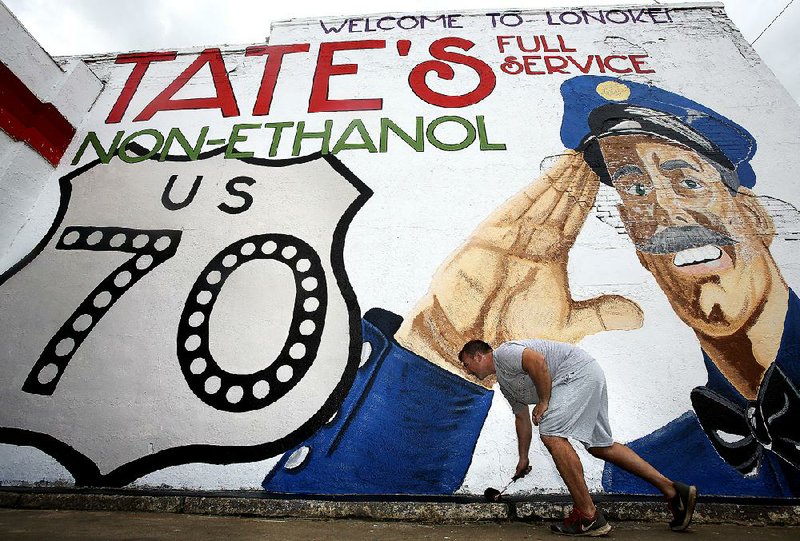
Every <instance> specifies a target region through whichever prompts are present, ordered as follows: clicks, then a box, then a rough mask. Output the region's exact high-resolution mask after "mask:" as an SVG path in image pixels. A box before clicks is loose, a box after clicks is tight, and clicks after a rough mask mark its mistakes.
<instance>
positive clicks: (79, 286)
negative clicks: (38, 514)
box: [0, 8, 800, 496]
mask: <svg viewBox="0 0 800 541" xmlns="http://www.w3.org/2000/svg"><path fill="white" fill-rule="evenodd" d="M715 9H716V8H715ZM715 9H711V8H685V9H679V10H672V9H666V8H664V9H662V8H647V9H642V10H633V9H627V10H621V9H620V10H601V11H586V10H581V11H563V12H558V13H557V12H549V11H548V12H531V13H530V14H528V15H526V17H529V18H527V19H526V18H525V17H523V15H521V14H520V13H517V12H506V13H492V14H479V15H478V14H473V15H471V16H463V15H458V14H444V15H439V16H433V15H430V16H423V15H419V16H417V15H398V16H389V15H387V16H383V17H379V18H370V17H367V18H360V19H356V18H348V19H340V20H324V21H322V20H319V21H313V20H309V21H304V22H301V23H297V24H292V25H287V26H286V27H285V28H277V29H276V30H275V31H274V32H273V36H272V37H271V39H270V43H271V44H270V45H254V46H250V47H246V48H245V49H244V50H241V49H235V50H228V51H222V50H221V49H217V48H205V49H203V50H198V51H194V52H186V53H181V54H178V53H177V52H174V51H160V52H149V53H148V52H145V53H124V54H119V55H116V57H115V58H113V59H111V60H108V59H100V60H97V61H96V62H95V64H91V65H92V67H93V69H95V70H96V71H97V73H99V74H100V76H102V78H103V79H104V80H105V82H106V88H105V90H104V92H103V94H102V95H101V97H100V98H99V99H98V101H97V103H96V104H95V106H94V108H93V109H92V111H90V113H89V116H88V117H87V120H86V121H85V122H84V123H83V125H82V126H81V127H80V128H79V130H78V133H77V136H76V138H75V140H74V141H73V142H72V144H71V145H70V146H69V147H68V148H67V151H66V154H64V156H65V158H64V159H63V160H62V161H61V165H59V166H58V169H57V175H58V177H59V178H60V190H61V192H60V193H61V199H60V202H59V205H58V208H57V209H55V211H53V212H52V213H51V214H52V219H50V218H48V217H47V216H49V215H48V212H47V209H44V210H42V209H39V212H40V214H41V216H44V218H41V219H47V220H48V222H47V223H48V225H49V232H48V234H47V235H46V236H45V237H44V238H43V239H41V241H40V242H39V244H38V245H37V246H36V247H35V248H34V249H33V251H32V252H31V253H30V254H29V255H28V256H27V257H26V258H24V259H23V260H21V261H19V262H18V263H17V264H15V265H14V266H13V267H11V268H10V269H9V270H8V271H7V272H5V273H4V274H3V275H2V277H1V278H0V329H2V331H0V332H1V333H2V340H3V349H2V352H0V355H2V359H0V360H1V361H2V362H0V386H1V388H2V397H3V398H2V401H3V408H2V417H1V418H0V443H6V444H11V445H16V446H33V447H36V448H38V449H41V450H42V451H44V452H45V453H47V454H49V455H51V456H52V457H54V458H55V459H56V460H58V461H59V462H60V463H61V464H62V465H64V467H66V468H67V469H68V470H69V472H70V473H71V474H72V475H73V476H74V478H75V482H76V484H79V485H104V486H122V485H125V484H129V483H132V482H134V481H136V480H137V479H141V478H142V477H143V476H147V475H148V474H151V473H154V472H160V471H162V470H165V469H166V468H168V467H170V466H180V465H186V466H185V467H187V468H188V467H189V465H190V464H192V463H208V464H235V463H247V462H254V461H257V460H263V459H266V458H274V459H275V461H276V462H274V464H273V465H270V466H267V467H269V468H270V469H269V471H266V472H265V471H264V466H258V467H252V466H249V465H247V464H244V465H243V466H242V467H243V468H248V467H252V474H251V475H252V477H253V479H254V483H253V484H254V485H258V484H259V483H260V484H261V486H262V487H263V488H264V489H265V490H267V491H269V492H272V493H294V494H364V495H369V494H372V495H374V494H380V495H386V494H434V495H441V494H455V493H468V494H473V493H474V494H479V493H482V492H483V489H484V488H485V486H486V485H482V486H479V484H480V483H482V482H484V479H485V478H486V476H485V475H484V474H483V473H482V472H484V471H486V470H488V469H489V468H492V467H496V464H497V463H498V462H502V461H503V460H504V459H503V457H504V456H505V455H503V454H502V453H503V451H502V450H501V449H502V448H503V446H504V445H505V444H506V443H507V441H508V440H504V439H503V438H504V435H503V434H504V432H503V430H504V429H505V428H507V429H509V430H513V421H512V419H513V417H512V416H511V414H510V410H508V407H507V404H505V403H503V401H502V398H501V399H497V396H496V395H495V393H494V392H493V390H492V388H493V385H494V383H495V382H494V381H492V380H487V381H477V380H475V379H474V378H473V377H472V376H470V375H468V374H467V373H466V372H465V371H464V370H463V367H462V366H461V365H460V364H459V362H458V360H457V353H458V351H459V350H460V349H461V347H462V345H463V344H464V343H465V342H466V341H468V340H470V339H474V338H480V339H483V340H486V341H488V342H489V343H491V344H498V343H500V342H502V341H506V340H511V339H521V338H528V337H537V338H548V339H555V340H562V341H567V342H571V343H579V342H580V343H581V346H582V347H586V348H588V349H589V350H590V351H591V352H592V354H593V355H594V356H596V357H597V358H598V359H599V360H600V361H601V362H607V363H608V364H605V365H604V370H605V371H606V373H607V374H608V377H609V381H610V383H611V385H612V386H613V385H615V384H616V385H624V386H625V389H626V391H627V392H618V393H614V394H616V397H618V400H622V401H621V402H618V403H612V404H611V411H612V419H613V423H614V424H615V425H622V426H630V427H632V428H630V429H629V430H627V431H625V432H624V433H625V434H627V435H628V437H627V438H624V439H627V440H629V443H630V445H631V447H633V448H634V449H635V450H636V451H637V452H638V453H639V454H641V455H642V456H643V457H645V458H646V459H648V460H649V461H651V462H652V463H653V464H654V465H655V466H656V467H657V468H658V469H659V470H661V471H662V472H664V473H665V474H666V475H668V476H672V475H674V476H675V477H680V478H686V479H687V480H689V481H691V482H692V483H694V484H696V485H698V487H699V489H700V491H701V492H702V493H703V494H721V495H752V496H796V495H797V494H800V455H798V442H800V434H798V432H797V428H796V425H797V422H796V420H797V416H798V415H799V414H798V407H800V394H798V385H799V384H798V380H800V366H798V362H797V359H798V353H799V352H798V341H799V340H800V338H798V333H797V331H796V330H795V327H796V326H797V325H796V322H795V319H796V318H797V317H800V316H798V315H797V314H795V312H797V311H798V309H800V305H799V304H798V303H799V301H798V299H797V297H796V295H795V293H794V292H793V291H792V289H791V288H790V286H789V284H790V283H792V279H797V278H796V274H797V273H796V272H795V269H794V268H793V267H794V265H793V264H792V265H789V268H788V269H787V268H786V266H785V263H783V262H785V261H787V259H786V257H785V256H781V257H783V259H781V258H780V257H778V256H775V257H773V253H772V251H774V250H775V245H774V243H775V242H777V243H778V244H780V243H783V242H784V241H785V239H786V238H790V237H791V235H789V236H787V235H784V234H783V233H782V232H779V230H780V229H781V228H782V227H783V228H784V229H785V226H784V225H781V224H780V223H779V222H780V220H783V222H782V223H783V224H785V223H790V226H789V228H790V229H791V228H794V229H796V227H797V211H796V210H795V209H794V207H793V206H792V203H796V202H797V201H798V200H800V197H797V196H796V195H797V194H796V192H795V191H793V188H791V187H789V188H787V192H788V194H789V197H787V199H788V200H789V202H781V201H780V200H778V199H767V198H765V197H763V196H762V194H757V193H756V192H755V191H754V190H755V189H756V173H755V170H758V171H759V179H760V180H759V185H758V189H759V190H760V189H761V187H762V186H764V181H763V180H761V179H762V178H764V176H762V174H761V171H762V170H766V171H768V172H771V173H772V174H773V175H774V174H775V172H776V171H777V170H776V169H775V168H774V165H773V164H772V162H771V161H769V160H765V161H762V162H758V163H759V166H758V167H756V163H757V156H756V138H757V137H756V136H755V135H753V134H756V135H758V140H759V143H761V145H762V146H761V148H760V149H759V156H761V155H762V154H764V152H767V153H768V154H767V156H768V158H769V159H770V160H773V159H774V157H775V155H776V152H775V150H774V149H772V148H770V145H764V144H763V143H762V140H763V138H767V141H769V137H770V133H771V132H770V130H769V129H767V126H765V125H764V124H763V122H766V121H763V122H762V120H761V119H760V118H753V117H748V115H747V114H744V113H742V114H740V115H739V116H737V117H736V118H737V121H736V122H734V121H733V120H731V119H730V118H729V116H731V117H732V115H727V116H726V115H723V114H721V113H719V112H717V110H719V106H718V104H717V103H719V104H720V105H721V106H724V107H726V109H725V108H723V109H721V110H723V111H730V110H732V109H733V110H734V111H736V109H735V107H734V105H732V104H735V103H737V102H735V101H734V100H732V99H730V100H726V99H725V97H723V96H719V97H715V96H713V95H712V96H709V92H711V91H710V90H707V89H706V86H705V85H706V83H707V82H698V83H697V84H696V85H693V83H692V81H691V80H690V81H687V80H686V78H685V77H678V75H680V74H681V73H683V72H681V69H683V68H680V69H678V68H676V67H675V66H674V65H673V63H671V60H672V59H673V54H674V53H675V50H676V49H675V46H673V45H671V44H674V43H678V41H679V42H680V44H681V45H680V48H684V47H695V48H696V49H697V50H700V49H701V48H702V47H701V45H697V44H694V43H692V44H689V45H686V44H685V43H684V41H683V40H682V37H683V36H682V34H681V31H682V30H683V26H682V25H689V26H691V25H694V27H698V28H699V27H703V28H704V27H706V26H708V27H709V28H711V29H712V30H713V32H712V34H711V35H710V36H709V37H708V39H709V40H710V41H709V42H712V43H713V44H714V47H715V48H716V49H715V50H719V51H723V52H721V53H720V54H728V55H730V57H733V58H734V59H736V61H737V62H739V61H741V56H740V54H739V52H738V51H737V50H736V48H735V47H728V45H729V44H730V43H731V40H732V39H733V38H731V36H730V34H729V29H728V27H725V28H724V29H723V30H716V29H717V28H718V27H719V25H716V26H715V24H716V23H713V18H714V17H717V16H719V15H718V10H716V11H715ZM712 23H713V24H712ZM610 26H613V27H614V28H615V29H617V30H619V32H627V34H625V35H626V36H627V38H626V39H621V38H618V37H617V36H612V35H610V34H609V32H608V30H604V28H606V27H610ZM517 27H520V28H518V29H517ZM553 27H555V28H553ZM662 27H663V30H662ZM526 28H528V29H529V30H530V33H528V34H525V33H524V32H523V29H526ZM534 29H535V30H534ZM487 30H488V31H489V33H487ZM367 32H370V33H372V32H374V34H372V35H371V36H364V35H362V34H364V33H367ZM710 32H711V31H710ZM462 36H467V37H469V36H471V37H470V39H467V37H462ZM592 36H594V37H592ZM365 37H371V38H374V39H364V38H365ZM312 38H313V39H312ZM651 38H652V41H648V43H651V44H652V46H651V47H650V48H649V49H648V51H644V49H643V48H642V47H641V46H640V45H637V43H644V42H645V41H646V40H647V39H651ZM678 38H681V39H678ZM676 39H678V41H674V40H676ZM314 40H317V41H318V42H317V41H314ZM671 40H672V41H671ZM704 46H705V45H704ZM726 47H728V48H726ZM728 49H730V50H728ZM681 50H683V49H681ZM692 50H693V51H694V50H695V49H692ZM682 54H683V53H682ZM686 54H688V53H686ZM687 58H691V57H687ZM725 59H729V57H725ZM725 59H723V60H725ZM667 60H670V62H668V61H667ZM720 65H733V64H731V62H728V61H727V60H725V61H722V60H721V61H720ZM736 65H737V66H738V64H736ZM687 69H688V68H687ZM693 69H694V68H693ZM742 69H744V68H742ZM747 69H750V66H748V67H747ZM740 71H741V70H740ZM684 75H685V74H684ZM448 85H449V86H448ZM698 95H699V96H700V97H703V96H705V97H706V98H708V97H711V98H712V99H718V102H713V103H712V102H710V101H708V100H707V99H699V98H697V100H696V101H695V97H696V96H698ZM689 96H691V98H690V97H689ZM773 99H777V98H773ZM704 103H708V104H710V105H712V106H713V107H714V109H712V108H710V107H709V106H707V105H704ZM715 109H717V110H715ZM790 112H792V111H790ZM796 112H797V111H793V112H792V114H795V116H796ZM769 114H773V113H771V112H769V111H767V112H764V115H769ZM402 115H405V116H402ZM786 116H791V115H786ZM769 118H771V119H772V123H773V124H774V123H775V122H777V120H776V118H774V117H769ZM769 127H770V128H771V125H770V126H769ZM784 129H788V128H784ZM748 130H750V131H748ZM751 132H752V134H751ZM792 144H794V143H792ZM67 158H69V159H67ZM539 163H541V166H540V170H539V173H538V174H537V172H536V166H537V165H538V164H539ZM532 179H533V180H532ZM767 182H769V181H767ZM772 182H773V183H772V184H767V185H768V186H769V187H770V188H771V189H774V188H775V187H776V186H778V187H780V184H779V183H780V182H783V181H781V180H775V181H772ZM776 201H778V202H779V203H780V205H782V206H780V209H781V212H782V213H784V216H783V217H782V218H776V219H775V220H773V217H772V216H771V213H772V214H774V212H773V211H774V209H775V208H777V207H776V205H777V204H776V203H775V202H776ZM768 207H769V208H768ZM771 209H772V210H771ZM609 224H610V225H612V226H614V227H609ZM782 235H783V236H782ZM774 239H778V240H774ZM789 261H790V262H793V261H796V257H795V258H794V259H789ZM651 284H652V288H651V287H650V285H651ZM426 288H427V291H426ZM681 332H684V333H685V334H684V335H682V336H684V337H685V336H688V337H689V338H688V339H686V338H684V339H683V340H681V341H680V343H676V345H675V354H672V353H671V352H669V351H657V349H658V348H656V347H654V346H651V343H656V341H658V340H660V341H661V342H660V343H668V342H669V340H670V338H669V336H667V337H666V338H665V337H664V335H665V334H669V333H681ZM698 345H699V347H698ZM662 349H663V348H662ZM623 357H625V358H631V357H633V358H635V359H636V361H635V364H628V365H623V366H622V367H619V368H618V367H615V365H614V364H615V363H617V362H619V360H620V359H621V358H623ZM606 359H610V360H608V361H606ZM620 364H621V363H620ZM665 364H666V365H668V366H666V368H665V367H664V366H663V365H665ZM657 365H662V366H657ZM687 371H691V377H686V378H684V377H683V376H682V375H679V376H678V377H675V378H674V379H675V381H678V380H679V381H680V382H681V384H682V385H683V387H681V389H683V388H684V387H685V383H686V382H691V387H689V388H688V389H685V392H684V391H681V392H680V393H679V396H678V393H677V391H675V390H674V387H675V388H677V387H676V383H675V382H674V381H673V380H672V379H670V378H668V377H665V376H664V374H670V373H671V372H675V373H678V372H687ZM659 378H660V379H659ZM692 378H694V379H692ZM647 385H656V386H657V387H658V388H659V389H661V390H663V395H664V396H663V397H655V396H647V394H648V392H651V391H649V390H648V389H652V387H647ZM640 388H641V389H640ZM692 388H694V390H691V389H692ZM659 392H661V391H659ZM637 393H638V394H637ZM629 395H630V396H633V397H636V396H638V395H643V396H639V398H638V399H639V400H640V402H625V400H628V399H629ZM630 400H634V398H631V399H630ZM643 403H652V406H651V407H652V409H653V410H656V409H657V410H659V412H660V413H663V415H661V416H659V417H658V423H657V424H655V425H653V424H650V421H649V416H648V412H646V411H642V410H641V407H640V405H641V404H643ZM689 408H691V411H687V410H688V409H689ZM507 410H508V411H507ZM504 427H505V428H504ZM615 430H616V428H615ZM510 451H511V452H512V453H513V452H514V451H515V448H513V449H510ZM511 456H513V455H511ZM515 462H516V457H513V462H510V463H509V464H508V467H509V468H511V467H513V464H514V463H515ZM532 462H533V463H536V462H537V460H532ZM535 467H536V468H538V469H537V470H536V471H535V472H534V475H531V476H529V477H528V478H526V480H525V481H524V483H529V485H528V487H527V488H526V489H519V488H518V489H519V490H528V491H540V492H541V491H550V490H562V487H561V485H560V484H558V485H553V484H552V480H551V478H555V479H557V475H556V474H555V472H554V470H552V468H553V466H552V464H549V463H547V462H542V460H541V457H540V460H538V464H535ZM548 468H550V470H551V471H550V473H548ZM587 468H589V469H590V470H591V468H594V470H593V471H594V472H595V474H594V479H595V483H596V484H595V486H594V488H595V489H598V490H600V489H602V490H605V491H609V492H623V493H642V492H645V493H646V492H650V491H651V488H650V487H649V486H645V485H642V484H640V482H639V481H638V479H637V478H634V477H631V476H630V475H628V474H627V473H625V472H622V471H620V470H618V469H615V468H611V467H606V468H605V469H603V467H602V465H600V466H598V465H597V464H593V463H589V464H588V465H587ZM678 473H679V474H680V475H678ZM550 474H552V475H551V476H550V477H547V475H550ZM590 477H591V476H590ZM558 483H560V481H558ZM487 484H488V483H487ZM520 486H523V483H518V484H517V487H520ZM553 487H555V488H553Z"/></svg>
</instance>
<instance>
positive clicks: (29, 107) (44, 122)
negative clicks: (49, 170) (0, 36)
mask: <svg viewBox="0 0 800 541" xmlns="http://www.w3.org/2000/svg"><path fill="white" fill-rule="evenodd" d="M0 129H2V130H3V131H4V132H6V133H7V134H8V135H9V137H11V138H12V139H14V140H15V141H23V142H25V143H27V144H28V145H29V146H30V147H31V148H32V149H33V150H35V151H36V152H38V153H39V154H40V155H41V156H42V157H43V158H44V159H45V160H47V161H48V162H50V163H51V164H53V165H54V166H55V165H58V162H59V161H61V158H62V156H64V152H66V151H67V146H68V145H69V142H70V141H72V138H73V137H74V136H75V127H74V126H73V125H72V124H70V123H69V121H68V120H67V119H66V118H64V115H62V114H61V113H59V112H58V109H56V107H55V106H54V105H53V104H52V103H44V102H42V101H41V100H39V98H37V97H36V95H35V94H34V93H33V92H31V91H30V89H29V88H28V87H27V86H25V83H23V82H22V81H20V80H19V78H18V77H17V76H16V75H14V72H12V71H11V70H10V69H8V67H6V66H5V65H4V64H2V63H0Z"/></svg>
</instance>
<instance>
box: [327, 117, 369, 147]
mask: <svg viewBox="0 0 800 541" xmlns="http://www.w3.org/2000/svg"><path fill="white" fill-rule="evenodd" d="M354 131H358V134H359V135H360V136H361V140H362V141H363V142H361V143H348V142H347V139H348V137H350V135H351V134H352V133H353V132H354ZM363 149H367V150H369V151H370V152H378V149H377V148H375V143H374V142H373V141H372V137H370V135H369V133H368V132H367V128H366V127H365V126H364V121H363V120H361V119H359V118H355V119H353V120H352V121H351V122H350V124H348V125H347V128H345V130H344V132H342V136H341V137H339V140H338V141H336V144H335V145H333V150H332V151H331V153H332V154H336V153H338V152H340V151H342V150H363Z"/></svg>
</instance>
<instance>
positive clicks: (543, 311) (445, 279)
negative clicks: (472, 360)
mask: <svg viewBox="0 0 800 541" xmlns="http://www.w3.org/2000/svg"><path fill="white" fill-rule="evenodd" d="M598 186H599V180H598V178H597V176H596V175H595V174H594V173H593V172H592V171H591V169H590V168H589V167H588V166H587V165H586V163H585V162H584V160H583V159H582V157H581V156H580V155H578V154H572V153H571V154H568V155H565V156H563V157H561V158H560V159H559V161H558V162H557V163H556V165H555V166H553V168H552V169H550V170H549V171H548V172H546V173H545V174H544V175H542V177H540V178H539V179H537V180H536V181H535V182H533V183H532V184H531V185H529V186H528V187H526V188H525V189H524V190H523V191H521V192H520V193H518V194H516V195H515V196H513V197H512V198H511V199H509V200H508V201H507V202H506V203H504V204H503V205H502V206H501V207H499V208H498V209H496V210H495V211H494V212H493V213H492V214H491V215H490V216H489V217H488V218H487V219H486V220H485V221H484V222H483V223H482V224H480V225H479V226H478V228H477V229H476V230H475V231H474V232H473V233H472V235H471V236H470V238H469V239H468V240H467V242H466V243H465V244H464V245H463V246H461V247H460V248H459V249H458V250H457V251H456V252H455V253H453V254H452V255H451V256H450V257H449V259H448V260H447V261H445V263H444V264H443V265H442V266H441V267H440V268H439V269H438V270H437V272H436V274H435V275H434V277H433V280H432V283H431V287H430V289H429V291H428V293H427V295H426V296H425V297H424V298H423V299H422V300H421V301H420V303H419V304H418V305H417V306H416V308H415V309H414V311H413V312H412V313H411V314H410V315H409V316H408V317H407V318H406V320H405V321H404V323H403V326H402V327H401V328H400V329H399V330H398V332H397V335H396V337H397V340H398V341H399V342H400V343H401V344H403V345H404V346H405V347H407V348H408V349H410V350H412V351H414V352H415V353H417V354H419V355H422V356H423V357H426V358H427V359H429V360H432V361H434V362H437V363H441V362H442V361H443V362H445V363H453V364H456V363H458V359H457V357H458V351H459V350H460V348H461V346H463V345H464V343H465V342H466V341H467V340H470V339H473V338H480V339H482V340H485V341H486V342H488V343H490V344H495V345H497V344H499V343H501V342H503V341H506V340H510V339H514V338H526V337H537V338H549V339H553V340H559V341H563V342H573V343H574V342H577V341H578V340H580V339H581V338H583V337H584V336H587V335H590V334H594V333H597V332H600V331H604V330H627V329H636V328H639V327H641V325H642V322H643V316H642V311H641V309H640V308H639V306H638V305H637V304H636V303H634V302H633V301H631V300H629V299H626V298H624V297H621V296H618V295H602V296H599V297H595V298H592V299H587V300H582V301H576V300H574V299H573V298H572V295H571V293H570V289H569V278H568V276H567V261H568V257H569V250H570V248H572V245H573V244H574V243H575V238H576V237H577V236H578V233H579V232H580V230H581V228H582V227H583V224H584V222H585V221H586V217H587V216H588V214H589V212H590V210H591V208H592V205H593V204H594V200H595V197H596V195H597V190H598ZM456 368H457V371H459V372H460V370H459V369H458V368H460V367H456Z"/></svg>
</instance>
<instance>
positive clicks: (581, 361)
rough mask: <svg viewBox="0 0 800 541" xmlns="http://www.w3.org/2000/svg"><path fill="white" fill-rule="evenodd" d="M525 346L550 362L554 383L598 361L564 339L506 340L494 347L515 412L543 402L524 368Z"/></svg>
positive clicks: (502, 386)
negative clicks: (563, 340) (560, 340)
mask: <svg viewBox="0 0 800 541" xmlns="http://www.w3.org/2000/svg"><path fill="white" fill-rule="evenodd" d="M525 348H528V349H532V350H534V351H538V352H539V353H541V354H542V356H543V357H544V360H545V361H546V362H547V369H548V370H549V371H550V377H551V378H552V379H553V385H555V384H557V383H559V382H561V381H562V380H564V379H565V378H569V376H570V374H571V373H572V372H574V371H575V370H576V369H578V368H580V367H582V366H584V365H585V364H587V363H589V362H592V361H593V360H594V359H593V358H592V356H591V355H589V354H588V353H586V352H585V351H584V350H582V349H580V348H579V347H576V346H573V345H572V344H566V343H564V342H554V341H552V340H540V339H531V340H512V341H510V342H504V343H503V344H501V345H500V346H499V347H498V348H497V349H495V350H494V367H495V370H496V371H497V382H498V383H499V384H500V391H501V392H502V393H503V396H505V397H506V400H508V403H509V404H511V409H512V410H513V411H514V413H518V412H519V411H521V410H522V409H527V407H528V404H536V403H537V402H538V401H539V395H538V394H537V393H536V386H535V385H534V384H533V380H532V379H531V377H530V376H529V375H528V373H527V372H525V370H523V369H522V352H523V351H524V350H525Z"/></svg>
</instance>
